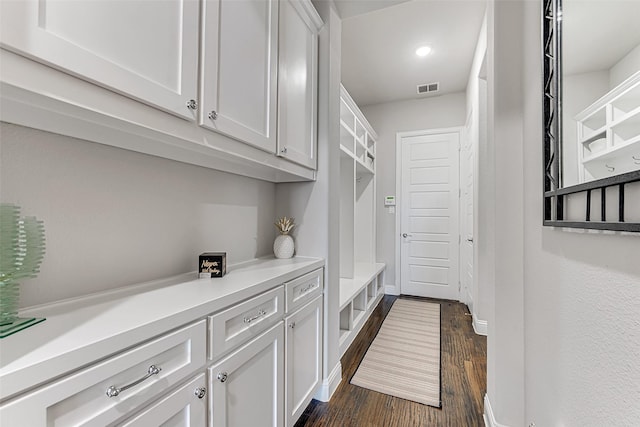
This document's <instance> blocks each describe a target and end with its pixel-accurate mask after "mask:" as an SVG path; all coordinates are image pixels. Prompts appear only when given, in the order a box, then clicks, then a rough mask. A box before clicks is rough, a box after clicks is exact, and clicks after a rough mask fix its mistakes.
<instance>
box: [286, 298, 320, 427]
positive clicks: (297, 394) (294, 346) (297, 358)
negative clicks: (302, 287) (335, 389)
mask: <svg viewBox="0 0 640 427" xmlns="http://www.w3.org/2000/svg"><path fill="white" fill-rule="evenodd" d="M285 325H286V332H285V345H286V355H285V364H286V372H285V376H286V391H285V394H286V399H285V413H286V417H287V426H289V427H290V426H293V425H294V424H295V423H296V421H297V420H298V418H300V415H302V412H303V411H304V410H305V408H306V407H307V405H308V404H309V402H310V401H311V399H312V398H313V394H314V393H315V392H316V390H317V388H318V385H319V384H320V381H321V379H322V296H318V297H317V298H316V299H314V300H313V301H312V302H310V303H309V304H307V305H306V306H304V307H303V308H301V309H300V310H298V311H296V312H295V313H293V314H291V315H290V316H288V317H287V318H286V320H285Z"/></svg>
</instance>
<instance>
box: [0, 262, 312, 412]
mask: <svg viewBox="0 0 640 427" xmlns="http://www.w3.org/2000/svg"><path fill="white" fill-rule="evenodd" d="M323 265H324V260H322V259H317V258H304V257H295V258H291V259H258V260H255V261H254V262H250V263H246V264H243V265H242V266H240V267H238V268H233V269H230V271H228V272H227V274H226V275H225V276H224V277H222V278H211V279H195V280H191V281H187V282H184V283H179V284H176V285H171V286H166V287H162V288H159V289H153V290H149V291H144V292H140V293H136V294H133V295H127V296H121V297H118V296H117V295H115V296H112V297H111V298H109V299H108V300H106V301H104V300H102V301H100V302H95V300H90V301H93V302H89V303H84V304H83V302H82V300H78V301H76V302H74V303H73V304H72V305H68V304H67V305H65V304H62V305H52V306H51V307H42V308H41V309H40V310H41V312H40V313H38V312H37V311H36V312H31V313H30V314H32V315H35V316H38V315H40V317H42V316H44V317H46V319H47V320H46V321H44V322H42V323H39V324H37V325H35V326H32V327H30V328H28V329H25V330H23V331H20V332H18V333H16V334H14V335H11V336H9V337H6V338H3V339H1V340H0V401H4V400H6V399H7V398H10V397H12V396H14V395H16V394H18V393H20V392H22V391H26V390H28V389H30V388H33V387H35V386H37V385H39V384H42V383H44V382H47V381H48V380H50V379H52V378H56V377H59V376H61V375H64V374H65V373H68V372H70V371H73V370H76V369H78V368H81V367H83V366H86V365H88V364H91V363H93V362H94V361H96V360H98V359H101V358H104V357H105V356H108V355H110V354H114V353H117V352H120V351H122V350H124V349H126V348H129V347H132V346H134V345H137V344H138V343H140V342H142V341H146V340H148V339H150V338H152V337H154V336H157V335H159V334H162V333H164V332H166V331H169V330H172V329H174V328H177V327H180V326H182V325H185V324H188V323H190V322H193V321H195V320H198V319H202V318H204V317H206V316H207V315H209V314H211V313H213V312H216V311H219V310H221V309H223V308H225V307H228V306H231V305H233V304H236V303H238V302H240V301H242V300H245V299H247V298H250V297H252V296H254V295H257V294H260V293H262V292H264V291H267V290H269V289H271V288H274V287H276V286H278V285H280V284H282V283H284V282H287V281H289V280H292V279H294V278H296V277H298V276H300V275H303V274H306V273H308V272H310V271H313V270H315V269H317V268H320V267H322V266H323ZM194 277H195V274H194Z"/></svg>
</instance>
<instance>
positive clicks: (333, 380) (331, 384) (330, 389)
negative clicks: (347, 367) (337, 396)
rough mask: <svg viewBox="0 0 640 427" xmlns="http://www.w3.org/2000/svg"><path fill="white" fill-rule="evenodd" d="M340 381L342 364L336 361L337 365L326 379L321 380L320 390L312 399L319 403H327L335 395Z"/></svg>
mask: <svg viewBox="0 0 640 427" xmlns="http://www.w3.org/2000/svg"><path fill="white" fill-rule="evenodd" d="M341 381H342V364H341V363H340V361H338V364H337V365H336V366H334V367H333V369H332V370H331V373H330V374H329V377H328V378H325V379H324V380H322V384H321V385H320V388H319V389H318V391H317V392H316V395H315V396H314V397H313V398H314V399H316V400H319V401H321V402H328V401H329V399H331V396H333V393H335V391H336V389H337V388H338V386H339V385H340V382H341Z"/></svg>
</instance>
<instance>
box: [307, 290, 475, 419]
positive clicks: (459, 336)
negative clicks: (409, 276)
mask: <svg viewBox="0 0 640 427" xmlns="http://www.w3.org/2000/svg"><path fill="white" fill-rule="evenodd" d="M397 298H398V297H395V296H391V295H386V296H385V297H384V299H383V300H382V301H381V302H380V304H379V305H378V307H376V309H375V311H374V312H373V314H372V315H371V318H370V319H369V320H368V322H367V324H366V325H365V326H364V327H363V329H362V331H361V332H360V334H359V335H358V337H357V338H356V340H355V341H354V343H353V344H352V346H351V347H350V348H349V350H348V351H347V352H346V353H345V355H344V357H343V358H342V360H341V362H342V378H343V381H342V383H341V384H340V386H338V389H337V390H336V392H335V394H334V395H333V397H332V398H331V401H330V402H328V403H323V402H318V401H316V400H313V401H312V402H311V403H310V404H309V406H308V407H307V409H306V410H305V412H304V413H303V414H302V416H301V417H300V419H299V420H298V422H297V423H296V427H312V426H333V427H349V426H352V427H356V426H357V427H365V426H366V427H379V426H380V427H381V426H385V427H393V426H397V427H410V426H451V427H458V426H460V427H462V426H464V427H467V426H469V427H471V426H484V421H483V419H482V411H483V397H484V394H485V392H486V371H487V368H486V357H487V354H486V351H487V340H486V337H483V336H480V335H476V334H475V333H474V332H473V328H472V326H471V317H470V316H468V314H467V313H468V311H467V308H466V306H465V305H464V304H461V303H458V302H454V301H445V300H434V301H436V302H440V303H441V309H442V311H441V313H442V323H441V334H442V335H441V342H442V347H441V351H442V353H441V357H442V359H441V360H442V362H441V363H442V372H441V375H442V409H439V408H433V407H430V406H426V405H422V404H419V403H415V402H411V401H408V400H404V399H399V398H396V397H392V396H387V395H384V394H380V393H377V392H374V391H370V390H367V389H364V388H360V387H357V386H353V385H351V384H350V383H349V381H350V379H351V377H352V376H353V374H354V373H355V371H356V369H357V368H358V365H359V363H360V361H361V360H362V358H363V357H364V354H365V353H366V350H367V348H368V347H369V345H370V344H371V342H372V341H373V339H374V338H375V336H376V333H377V331H378V329H379V328H380V325H381V324H382V321H383V320H384V317H385V316H386V315H387V313H388V312H389V310H390V309H391V305H392V304H393V302H394V301H395V300H396V299H397ZM400 298H411V297H404V296H401V297H400Z"/></svg>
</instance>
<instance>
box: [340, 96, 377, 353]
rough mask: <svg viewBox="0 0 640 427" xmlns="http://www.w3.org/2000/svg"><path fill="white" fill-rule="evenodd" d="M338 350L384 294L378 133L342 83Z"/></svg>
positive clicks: (355, 332)
mask: <svg viewBox="0 0 640 427" xmlns="http://www.w3.org/2000/svg"><path fill="white" fill-rule="evenodd" d="M340 95H341V102H340V128H341V129H340V150H341V153H340V276H341V278H340V298H339V299H340V352H341V354H344V352H345V351H346V350H347V348H349V346H350V345H351V343H352V342H353V340H354V339H355V337H356V335H357V334H358V332H359V331H360V329H361V328H362V325H364V324H365V323H366V320H367V319H368V317H369V316H370V315H371V312H372V310H373V309H374V308H375V306H376V304H377V303H378V302H379V301H380V299H381V298H382V296H383V295H384V286H383V285H382V283H383V282H384V280H383V271H384V268H385V265H384V264H379V263H376V255H375V248H376V243H375V241H376V240H375V233H376V215H375V211H376V197H375V196H376V188H375V186H376V181H375V158H376V156H375V152H376V150H375V140H376V138H377V135H376V133H375V132H374V130H373V129H372V128H371V125H370V124H369V122H368V121H367V119H366V118H365V117H364V115H363V114H362V112H361V111H360V109H359V108H358V106H357V105H356V104H355V102H354V101H353V99H352V98H351V96H349V93H348V92H347V91H346V90H345V88H344V87H341V88H340Z"/></svg>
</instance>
